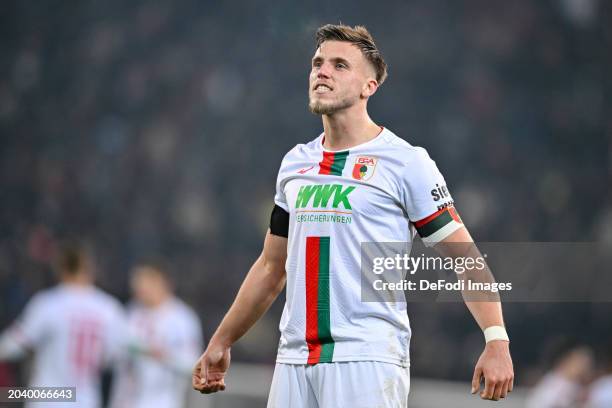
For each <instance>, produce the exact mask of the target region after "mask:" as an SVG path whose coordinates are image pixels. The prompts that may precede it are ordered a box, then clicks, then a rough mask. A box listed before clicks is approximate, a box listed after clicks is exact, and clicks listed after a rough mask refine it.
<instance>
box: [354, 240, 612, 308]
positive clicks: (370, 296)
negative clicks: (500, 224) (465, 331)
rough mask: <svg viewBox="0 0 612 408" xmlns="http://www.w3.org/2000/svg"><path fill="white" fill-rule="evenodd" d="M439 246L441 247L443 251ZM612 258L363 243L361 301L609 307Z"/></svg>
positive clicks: (597, 248) (504, 246) (569, 246)
mask: <svg viewBox="0 0 612 408" xmlns="http://www.w3.org/2000/svg"><path fill="white" fill-rule="evenodd" d="M440 245H442V247H440ZM611 262H612V251H611V250H610V248H608V247H607V246H606V245H604V244H602V243H591V242H580V243H568V242H529V243H527V242H485V243H478V244H475V243H450V244H449V243H440V244H438V246H436V247H435V248H428V247H425V246H424V245H423V244H422V243H420V242H415V243H412V244H411V243H406V242H368V243H363V244H362V246H361V298H362V301H365V302H426V301H438V302H448V301H464V300H467V301H499V300H500V299H503V301H504V302H506V301H510V302H610V301H612V273H610V272H612V268H610V265H612V264H611Z"/></svg>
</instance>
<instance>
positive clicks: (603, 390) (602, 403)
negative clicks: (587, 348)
mask: <svg viewBox="0 0 612 408" xmlns="http://www.w3.org/2000/svg"><path fill="white" fill-rule="evenodd" d="M604 364H605V366H604V367H603V373H602V375H601V376H600V377H599V378H598V379H597V380H596V381H595V382H593V384H592V385H591V387H590V390H589V403H588V407H589V408H610V407H612V344H610V346H609V348H608V350H607V352H606V353H605V361H604Z"/></svg>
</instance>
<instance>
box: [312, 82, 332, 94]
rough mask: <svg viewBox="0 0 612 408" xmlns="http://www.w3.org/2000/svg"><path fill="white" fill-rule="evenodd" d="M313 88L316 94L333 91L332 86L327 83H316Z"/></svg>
mask: <svg viewBox="0 0 612 408" xmlns="http://www.w3.org/2000/svg"><path fill="white" fill-rule="evenodd" d="M313 90H314V91H315V92H316V93H318V94H323V93H327V92H331V91H333V88H332V87H331V86H329V85H327V84H316V85H315V86H314V88H313Z"/></svg>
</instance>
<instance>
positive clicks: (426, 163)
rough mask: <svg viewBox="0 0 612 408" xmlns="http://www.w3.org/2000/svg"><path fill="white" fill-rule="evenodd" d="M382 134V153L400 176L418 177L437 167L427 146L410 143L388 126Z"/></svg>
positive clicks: (379, 145)
mask: <svg viewBox="0 0 612 408" xmlns="http://www.w3.org/2000/svg"><path fill="white" fill-rule="evenodd" d="M380 136H381V137H382V139H383V140H382V143H379V144H378V150H379V152H380V155H381V157H382V158H384V159H386V161H389V163H390V169H392V171H393V172H394V174H396V175H397V176H398V177H400V178H405V177H408V178H413V177H418V176H419V175H420V174H423V173H430V172H431V171H432V170H433V169H435V168H436V164H435V162H434V161H433V160H432V159H431V157H430V156H429V153H428V152H427V150H426V149H425V148H423V147H420V146H414V145H412V144H410V143H409V142H407V141H406V140H404V139H402V138H400V137H399V136H397V135H396V134H395V133H393V132H392V131H390V130H389V129H386V128H385V131H384V132H383V133H382V134H381V135H380Z"/></svg>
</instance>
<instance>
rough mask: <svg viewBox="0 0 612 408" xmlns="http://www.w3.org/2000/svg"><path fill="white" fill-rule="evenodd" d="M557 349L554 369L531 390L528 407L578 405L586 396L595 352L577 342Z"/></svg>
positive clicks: (546, 407)
mask: <svg viewBox="0 0 612 408" xmlns="http://www.w3.org/2000/svg"><path fill="white" fill-rule="evenodd" d="M558 347H559V349H558V350H556V351H555V354H556V357H555V358H554V361H553V367H552V370H551V371H550V372H549V373H547V374H546V375H545V376H544V377H542V379H541V380H540V381H539V382H538V384H536V386H535V387H534V388H533V389H532V390H531V392H530V393H529V396H528V397H527V402H526V407H527V408H578V407H584V406H585V402H586V400H587V388H586V385H587V384H588V382H589V381H590V380H591V378H592V374H593V352H592V351H591V349H590V348H588V347H586V346H583V345H578V344H571V343H567V344H563V345H560V346H558Z"/></svg>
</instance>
